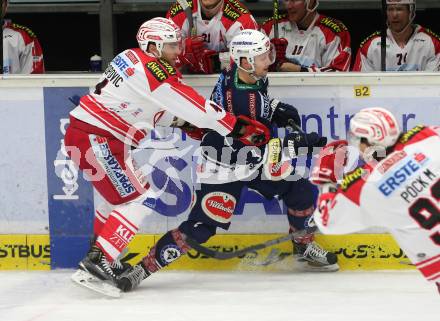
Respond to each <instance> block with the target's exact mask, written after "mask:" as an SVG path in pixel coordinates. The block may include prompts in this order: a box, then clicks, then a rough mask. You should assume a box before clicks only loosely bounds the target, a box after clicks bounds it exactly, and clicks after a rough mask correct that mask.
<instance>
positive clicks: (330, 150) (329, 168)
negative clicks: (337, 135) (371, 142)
mask: <svg viewBox="0 0 440 321" xmlns="http://www.w3.org/2000/svg"><path fill="white" fill-rule="evenodd" d="M347 145H348V143H347V141H346V140H337V141H334V142H332V143H330V144H328V145H326V146H325V147H324V148H323V149H322V150H321V152H320V153H319V158H318V160H317V161H316V163H315V166H314V167H313V169H312V175H311V177H310V180H311V181H312V182H313V183H314V184H317V185H320V184H325V183H334V184H335V183H337V182H338V181H339V180H341V179H342V176H343V174H344V166H345V164H346V162H347V157H348V155H347Z"/></svg>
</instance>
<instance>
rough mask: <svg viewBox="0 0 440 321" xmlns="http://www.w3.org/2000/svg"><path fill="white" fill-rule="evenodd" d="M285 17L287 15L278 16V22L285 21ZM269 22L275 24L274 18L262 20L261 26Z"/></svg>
mask: <svg viewBox="0 0 440 321" xmlns="http://www.w3.org/2000/svg"><path fill="white" fill-rule="evenodd" d="M286 17H287V15H286V14H285V13H284V14H280V15H279V18H278V21H281V20H283V19H285V18H286ZM270 22H275V18H274V17H273V16H272V17H270V18H267V19H266V20H264V22H263V25H264V24H266V23H270Z"/></svg>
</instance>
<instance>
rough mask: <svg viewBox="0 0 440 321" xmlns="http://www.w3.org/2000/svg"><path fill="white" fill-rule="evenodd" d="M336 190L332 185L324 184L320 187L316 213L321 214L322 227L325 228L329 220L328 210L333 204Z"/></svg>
mask: <svg viewBox="0 0 440 321" xmlns="http://www.w3.org/2000/svg"><path fill="white" fill-rule="evenodd" d="M336 192H337V189H336V187H335V186H334V185H333V184H325V185H323V186H321V191H320V193H319V197H318V211H319V213H320V214H321V222H322V225H324V226H327V225H328V220H329V218H330V210H331V209H332V208H333V206H334V205H335V203H334V202H333V201H334V199H335V197H336Z"/></svg>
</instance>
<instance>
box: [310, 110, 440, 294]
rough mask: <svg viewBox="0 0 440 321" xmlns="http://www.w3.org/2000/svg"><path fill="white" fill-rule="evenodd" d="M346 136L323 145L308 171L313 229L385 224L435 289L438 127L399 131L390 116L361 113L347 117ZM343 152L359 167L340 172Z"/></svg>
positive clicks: (439, 252)
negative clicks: (315, 190)
mask: <svg viewBox="0 0 440 321" xmlns="http://www.w3.org/2000/svg"><path fill="white" fill-rule="evenodd" d="M349 135H350V137H351V139H350V141H351V142H350V145H349V146H348V147H347V142H345V141H337V142H333V143H331V144H329V145H328V146H326V147H325V148H324V149H323V151H321V155H320V160H319V162H318V164H317V166H316V167H315V168H314V169H313V171H312V177H311V179H312V181H313V182H314V183H316V184H318V185H320V186H321V195H320V197H319V201H318V210H317V211H316V212H315V214H314V220H315V222H316V225H317V226H318V228H319V229H320V231H321V232H322V233H325V234H348V233H354V232H358V231H361V230H365V229H368V228H371V227H378V226H380V227H385V228H386V229H387V230H388V231H389V232H390V233H391V234H392V235H393V237H394V238H395V240H396V241H397V243H398V244H399V245H400V247H401V248H402V250H403V251H404V252H405V254H406V255H407V256H408V258H409V259H410V260H411V262H412V263H413V264H414V265H415V266H416V267H417V269H418V270H419V271H420V272H421V273H422V274H423V276H424V277H425V278H426V279H427V280H428V281H432V282H434V283H436V284H437V285H438V286H440V127H429V126H416V127H414V128H412V129H410V130H409V131H407V132H405V133H401V132H400V130H399V126H398V124H397V121H396V119H395V118H394V116H393V115H392V114H391V113H390V112H388V111H387V110H385V109H383V108H367V109H363V110H361V111H360V112H358V113H357V114H355V115H354V117H353V119H352V120H351V122H350V134H349ZM347 150H348V151H349V152H350V153H352V152H353V151H356V152H359V153H360V155H361V157H362V158H363V159H364V161H365V162H366V163H365V165H363V166H361V167H358V168H356V169H355V170H353V171H350V172H348V173H346V174H345V175H343V167H344V164H345V162H346V160H347V154H346V153H347ZM337 182H338V185H336V183H337ZM439 291H440V287H439Z"/></svg>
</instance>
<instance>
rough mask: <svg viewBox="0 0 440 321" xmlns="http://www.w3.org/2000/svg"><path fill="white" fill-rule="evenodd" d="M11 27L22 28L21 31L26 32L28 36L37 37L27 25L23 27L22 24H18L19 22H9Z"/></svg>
mask: <svg viewBox="0 0 440 321" xmlns="http://www.w3.org/2000/svg"><path fill="white" fill-rule="evenodd" d="M11 28H12V29H15V30H23V31H24V32H26V33H27V34H28V35H29V37H31V38H36V37H37V36H36V35H35V33H34V32H33V31H32V30H31V29H29V28H28V27H25V26H22V25H19V24H16V23H13V24H11Z"/></svg>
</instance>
